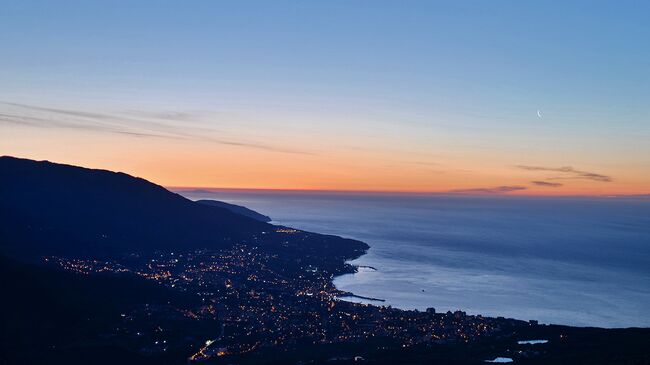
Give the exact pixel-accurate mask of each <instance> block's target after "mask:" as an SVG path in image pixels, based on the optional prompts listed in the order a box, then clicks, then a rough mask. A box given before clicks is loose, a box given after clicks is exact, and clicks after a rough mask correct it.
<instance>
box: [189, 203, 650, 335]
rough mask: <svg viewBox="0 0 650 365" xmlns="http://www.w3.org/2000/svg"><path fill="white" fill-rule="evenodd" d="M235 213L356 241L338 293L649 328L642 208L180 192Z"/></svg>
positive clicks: (646, 209)
mask: <svg viewBox="0 0 650 365" xmlns="http://www.w3.org/2000/svg"><path fill="white" fill-rule="evenodd" d="M182 194H183V195H185V196H187V197H188V198H190V199H206V198H207V199H210V198H211V199H218V200H223V201H227V202H231V203H235V204H241V205H245V206H247V207H249V208H251V209H255V210H257V211H259V212H260V213H263V214H267V215H269V216H271V218H273V221H274V223H277V224H283V225H288V226H292V227H296V228H299V229H304V230H309V231H314V232H319V233H329V234H336V235H340V236H344V237H351V238H356V239H359V240H361V241H364V242H366V243H368V244H369V245H370V246H371V249H370V250H369V251H368V254H367V255H365V256H363V257H361V258H359V259H357V260H355V261H353V262H352V263H354V264H357V265H367V266H372V267H375V268H376V269H377V270H376V271H373V270H370V269H362V270H360V271H359V272H358V273H357V274H354V275H344V276H341V277H338V278H336V280H335V284H336V286H337V287H338V288H340V289H342V290H347V291H351V292H353V293H355V294H357V295H361V296H367V297H374V298H382V299H385V300H386V303H384V304H386V305H388V304H390V305H392V306H395V307H399V308H406V309H410V308H418V309H424V308H427V307H435V308H436V310H438V311H447V310H455V309H461V310H465V311H467V312H468V313H473V314H479V313H480V314H484V315H490V316H505V317H513V318H520V319H537V320H539V321H540V322H542V323H559V324H569V325H579V326H603V327H629V326H642V327H649V326H650V201H648V200H645V201H641V200H630V199H573V198H564V199H549V198H515V197H498V198H497V197H464V196H426V197H423V196H381V195H372V196H369V195H349V194H306V193H260V192H243V193H242V192H230V191H218V192H182Z"/></svg>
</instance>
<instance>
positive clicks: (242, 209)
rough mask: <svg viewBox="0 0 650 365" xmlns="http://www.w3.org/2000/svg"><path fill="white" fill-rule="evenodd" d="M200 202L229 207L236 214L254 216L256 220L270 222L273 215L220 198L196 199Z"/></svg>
mask: <svg viewBox="0 0 650 365" xmlns="http://www.w3.org/2000/svg"><path fill="white" fill-rule="evenodd" d="M196 202H197V203H199V204H205V205H210V206H213V207H219V208H224V209H228V210H229V211H231V212H233V213H235V214H240V215H243V216H244V217H248V218H253V219H255V220H256V221H260V222H270V221H271V217H269V216H268V215H264V214H260V213H258V212H256V211H254V210H252V209H248V208H246V207H243V206H241V205H236V204H230V203H226V202H222V201H218V200H209V199H203V200H197V201H196Z"/></svg>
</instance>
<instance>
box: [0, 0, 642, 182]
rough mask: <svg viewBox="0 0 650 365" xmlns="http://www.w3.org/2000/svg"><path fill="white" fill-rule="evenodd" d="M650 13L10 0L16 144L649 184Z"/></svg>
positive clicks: (0, 49)
mask: <svg viewBox="0 0 650 365" xmlns="http://www.w3.org/2000/svg"><path fill="white" fill-rule="evenodd" d="M648 14H650V3H648V2H645V1H609V2H600V1H571V2H549V1H377V0H373V1H336V0H332V1H321V2H317V1H246V0H238V1H229V2H226V1H207V0H206V1H198V0H197V1H164V0H155V1H153V0H151V1H145V0H140V1H120V0H111V1H65V0H64V1H61V0H59V1H29V2H27V1H13V0H12V1H6V0H0V155H11V156H17V157H25V158H32V159H38V160H50V161H55V162H62V163H69V164H75V165H82V166H87V167H95V168H105V169H110V170H118V171H123V172H127V173H130V174H133V175H136V176H140V177H144V178H146V179H149V180H151V181H154V182H156V183H159V184H162V185H165V186H169V187H215V188H262V189H324V190H352V191H357V190H361V191H400V192H454V193H459V194H463V193H474V194H526V195H622V194H648V193H650V42H649V41H648V40H649V39H650V21H648Z"/></svg>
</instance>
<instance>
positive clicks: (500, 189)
mask: <svg viewBox="0 0 650 365" xmlns="http://www.w3.org/2000/svg"><path fill="white" fill-rule="evenodd" d="M526 189H527V187H525V186H516V185H515V186H507V185H504V186H496V187H492V188H473V189H454V190H450V191H449V193H453V194H506V193H510V192H513V191H520V190H526Z"/></svg>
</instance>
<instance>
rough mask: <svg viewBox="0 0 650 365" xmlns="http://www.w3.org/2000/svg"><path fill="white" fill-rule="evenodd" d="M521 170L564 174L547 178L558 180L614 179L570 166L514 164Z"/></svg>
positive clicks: (606, 180) (601, 180) (607, 180)
mask: <svg viewBox="0 0 650 365" xmlns="http://www.w3.org/2000/svg"><path fill="white" fill-rule="evenodd" d="M515 167H517V168H519V169H522V170H527V171H547V172H560V173H563V174H564V175H562V176H553V177H550V178H548V179H547V180H560V179H586V180H593V181H600V182H612V181H614V179H613V178H612V177H611V176H608V175H603V174H597V173H595V172H589V171H583V170H577V169H574V168H573V167H571V166H562V167H543V166H528V165H517V166H515Z"/></svg>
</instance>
